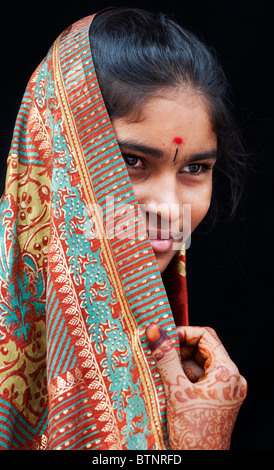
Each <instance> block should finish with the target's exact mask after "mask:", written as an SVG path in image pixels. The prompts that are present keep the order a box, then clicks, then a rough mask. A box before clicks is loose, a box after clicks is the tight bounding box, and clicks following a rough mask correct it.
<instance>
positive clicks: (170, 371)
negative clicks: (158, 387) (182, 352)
mask: <svg viewBox="0 0 274 470" xmlns="http://www.w3.org/2000/svg"><path fill="white" fill-rule="evenodd" d="M146 336H147V339H148V343H149V346H150V349H151V352H152V354H153V357H154V359H155V361H156V365H157V368H158V371H159V373H160V375H161V377H162V380H163V383H164V386H165V389H166V387H167V385H168V384H169V383H175V382H176V380H177V377H178V376H180V375H183V376H184V377H185V378H186V376H185V373H184V371H183V369H182V366H181V363H180V359H179V357H178V354H177V351H176V349H175V347H174V346H173V344H172V342H171V340H170V338H169V337H168V335H167V334H166V333H165V331H164V330H163V329H162V328H160V327H159V326H158V325H156V324H154V323H153V324H151V325H149V326H148V327H147V329H146Z"/></svg>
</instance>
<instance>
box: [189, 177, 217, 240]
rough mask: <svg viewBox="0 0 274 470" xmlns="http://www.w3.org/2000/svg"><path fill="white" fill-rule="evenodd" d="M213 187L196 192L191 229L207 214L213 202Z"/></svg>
mask: <svg viewBox="0 0 274 470" xmlns="http://www.w3.org/2000/svg"><path fill="white" fill-rule="evenodd" d="M211 194H212V187H211V185H210V186H208V187H207V188H203V191H199V192H196V194H195V197H193V198H192V200H191V231H192V232H193V230H194V229H195V228H196V227H197V226H198V225H199V224H200V222H202V220H203V218H204V217H205V216H206V214H207V212H208V209H209V206H210V202H211Z"/></svg>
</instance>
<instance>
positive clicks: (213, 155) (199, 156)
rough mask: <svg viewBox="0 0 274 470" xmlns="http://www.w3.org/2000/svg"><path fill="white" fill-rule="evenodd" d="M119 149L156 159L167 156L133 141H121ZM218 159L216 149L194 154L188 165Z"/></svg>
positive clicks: (190, 157)
mask: <svg viewBox="0 0 274 470" xmlns="http://www.w3.org/2000/svg"><path fill="white" fill-rule="evenodd" d="M118 144H119V147H124V148H126V149H128V150H130V151H134V152H141V153H145V154H149V155H151V156H153V157H155V158H164V157H165V156H166V155H165V153H164V152H163V151H162V150H160V149H157V148H154V147H150V146H148V145H145V144H141V143H139V142H135V141H131V140H119V141H118ZM217 157H218V151H217V149H216V148H215V147H214V148H212V149H210V150H206V151H205V152H200V153H194V154H191V155H190V156H189V157H188V158H187V159H186V161H187V162H188V163H191V162H194V161H197V160H208V159H215V160H216V159H217Z"/></svg>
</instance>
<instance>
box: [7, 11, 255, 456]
mask: <svg viewBox="0 0 274 470" xmlns="http://www.w3.org/2000/svg"><path fill="white" fill-rule="evenodd" d="M225 92H226V82H225V78H224V76H223V73H222V71H221V68H220V67H219V65H218V63H217V61H216V59H215V58H214V56H213V55H212V54H211V53H210V52H209V51H208V50H207V48H206V47H205V46H204V45H203V44H201V42H200V41H198V39H197V38H195V37H194V36H193V35H192V34H190V33H189V32H187V31H185V30H184V29H182V28H181V27H180V26H178V25H177V24H176V23H174V22H173V20H171V19H169V18H167V17H165V16H164V15H162V14H152V13H149V12H144V11H140V10H136V9H125V10H119V9H109V10H105V11H103V12H100V13H99V14H97V15H94V16H91V17H88V18H84V19H83V20H81V21H79V22H77V23H75V24H74V25H72V27H70V28H68V29H67V30H66V31H65V32H64V33H63V34H61V35H60V37H59V38H58V39H57V40H56V41H55V43H54V45H53V47H52V48H51V49H50V51H49V53H48V55H47V57H46V58H45V60H44V61H43V62H42V64H41V65H40V66H39V67H38V69H37V70H36V71H35V73H34V74H33V76H32V77H31V79H30V82H29V84H28V87H27V90H26V92H25V95H24V98H23V101H22V105H21V108H20V111H19V114H18V118H17V122H16V126H15V131H14V136H13V141H12V145H11V150H10V154H9V159H8V174H7V181H6V189H5V193H4V195H3V197H2V200H1V253H0V256H1V263H0V292H1V304H0V312H1V323H0V328H1V356H2V361H1V363H2V367H1V370H0V373H1V380H0V399H1V419H2V421H3V423H4V426H3V432H2V433H1V448H6V449H7V448H8V449H9V448H12V449H18V448H19V449H29V448H37V449H41V448H45V449H68V450H69V449H116V450H117V449H146V450H148V449H169V448H171V449H181V450H183V449H227V448H229V444H230V438H231V433H232V430H233V426H234V423H235V420H236V417H237V413H238V411H239V408H240V406H241V403H242V402H243V400H244V398H245V395H246V382H245V379H244V378H243V377H242V376H241V375H240V374H239V372H238V369H237V367H236V366H235V365H234V364H233V362H232V361H231V360H230V358H229V357H228V355H227V353H226V351H225V350H224V348H223V346H222V345H221V343H220V341H219V339H218V338H217V336H216V334H215V332H214V331H213V330H211V329H208V328H200V327H189V326H188V309H187V294H186V277H185V247H187V246H189V242H190V233H191V232H192V231H193V230H194V229H195V227H197V225H198V224H199V223H200V222H201V221H202V220H203V218H204V217H205V215H206V214H207V212H208V210H209V208H210V210H212V207H214V202H215V199H216V197H215V195H214V192H213V194H212V180H213V168H215V169H214V174H215V173H216V174H217V175H218V168H219V171H220V170H222V171H225V172H226V174H227V175H228V176H229V177H230V179H231V201H232V211H233V210H234V209H235V206H236V202H237V199H238V197H239V187H238V176H237V175H238V173H237V171H236V170H235V167H237V162H238V154H237V152H238V150H239V143H238V139H237V136H236V133H235V130H234V127H233V123H232V120H231V118H230V115H229V112H228V109H227V106H226V97H225ZM232 170H233V171H234V172H232ZM214 191H215V188H214ZM217 199H218V198H217ZM190 208H191V211H190V210H189V209H190Z"/></svg>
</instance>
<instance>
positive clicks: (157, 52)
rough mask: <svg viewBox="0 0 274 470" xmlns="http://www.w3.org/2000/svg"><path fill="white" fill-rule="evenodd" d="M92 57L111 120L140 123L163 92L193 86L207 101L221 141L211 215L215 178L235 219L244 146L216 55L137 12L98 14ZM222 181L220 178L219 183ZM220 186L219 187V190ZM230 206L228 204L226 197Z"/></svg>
mask: <svg viewBox="0 0 274 470" xmlns="http://www.w3.org/2000/svg"><path fill="white" fill-rule="evenodd" d="M90 44H91V52H92V56H93V60H94V66H95V70H96V74H97V78H98V82H99V85H100V88H101V91H102V95H103V98H104V101H105V104H106V107H107V110H108V113H109V115H110V118H112V119H113V118H115V117H124V116H128V117H129V118H131V119H132V120H136V119H138V118H139V116H140V113H141V111H142V105H143V104H144V103H145V101H146V100H147V99H148V98H150V97H152V96H158V95H159V94H162V93H163V91H165V90H168V89H174V88H177V89H178V87H181V86H182V85H183V86H190V87H191V88H192V89H194V90H195V91H197V92H198V93H200V94H201V96H202V97H203V98H204V99H205V100H206V103H207V106H208V110H209V112H210V115H211V120H212V128H213V130H214V132H215V133H216V135H217V139H218V154H219V155H218V160H217V164H216V165H215V168H216V170H214V183H213V197H212V203H211V215H212V214H214V218H215V214H216V209H217V205H216V202H217V200H218V199H220V195H219V196H216V193H217V192H218V188H217V187H216V184H215V181H216V175H217V174H218V173H219V176H221V178H223V183H222V184H221V187H220V188H219V189H223V187H224V184H225V182H229V184H228V189H229V191H228V192H227V191H226V192H224V191H222V195H221V199H222V208H223V209H224V206H225V205H227V206H229V211H230V213H231V214H233V213H234V212H235V211H236V207H237V203H238V201H239V198H240V195H241V192H242V172H241V171H240V170H241V168H242V166H243V165H242V153H243V152H242V146H241V142H240V139H239V137H238V131H237V129H236V126H235V124H234V122H233V119H232V117H231V112H230V107H231V105H230V100H229V99H228V95H229V93H228V92H229V87H228V84H227V80H226V78H225V75H224V73H223V70H222V68H221V66H220V64H219V62H218V60H217V58H216V54H215V52H214V51H211V50H210V49H209V48H208V47H207V46H206V45H205V44H203V43H202V42H201V41H200V40H199V39H198V38H197V37H196V36H195V35H194V34H193V33H191V32H190V31H188V30H186V29H185V28H182V27H181V26H180V25H178V24H177V23H176V22H175V21H174V20H173V19H172V18H170V17H169V16H167V15H165V14H163V13H161V12H156V13H154V12H148V11H144V10H140V9H135V8H125V9H110V10H106V11H103V12H101V13H99V14H97V15H96V16H95V18H94V20H93V22H92V24H91V28H90ZM219 176H218V178H219ZM218 186H220V185H219V184H218ZM227 193H229V194H230V196H229V201H227V202H225V194H227Z"/></svg>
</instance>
